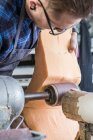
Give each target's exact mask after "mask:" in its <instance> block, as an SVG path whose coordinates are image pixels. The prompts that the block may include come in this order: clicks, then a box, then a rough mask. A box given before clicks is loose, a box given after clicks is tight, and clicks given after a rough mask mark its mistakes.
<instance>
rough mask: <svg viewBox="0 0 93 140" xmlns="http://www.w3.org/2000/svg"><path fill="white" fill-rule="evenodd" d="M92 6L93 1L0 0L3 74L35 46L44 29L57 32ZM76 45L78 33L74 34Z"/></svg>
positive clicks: (8, 73) (56, 33) (79, 18)
mask: <svg viewBox="0 0 93 140" xmlns="http://www.w3.org/2000/svg"><path fill="white" fill-rule="evenodd" d="M92 9H93V0H88V1H87V0H24V1H23V0H0V74H1V75H12V71H13V70H14V68H15V67H16V66H17V65H18V64H19V62H20V60H21V59H23V58H24V56H26V55H27V54H28V53H29V52H30V51H31V49H32V48H33V47H34V46H35V44H36V41H37V39H38V35H39V32H40V30H41V29H50V33H51V34H53V35H58V34H60V33H63V32H65V31H66V30H67V29H68V28H71V27H73V26H74V25H76V24H77V23H78V22H79V21H80V20H81V19H82V18H84V17H86V16H87V15H88V14H89V13H90V12H91V11H92ZM71 40H72V41H71V43H72V47H71V50H73V48H74V47H75V44H76V43H74V41H75V40H76V33H72V39H71Z"/></svg>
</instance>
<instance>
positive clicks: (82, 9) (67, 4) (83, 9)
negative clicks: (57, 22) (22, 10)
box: [48, 0, 93, 18]
mask: <svg viewBox="0 0 93 140" xmlns="http://www.w3.org/2000/svg"><path fill="white" fill-rule="evenodd" d="M48 1H49V7H51V8H52V9H53V11H54V12H55V13H64V12H66V13H69V14H71V15H73V16H75V17H80V18H84V17H86V16H88V14H89V13H91V12H92V11H93V0H48Z"/></svg>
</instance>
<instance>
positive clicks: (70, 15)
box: [26, 0, 93, 29]
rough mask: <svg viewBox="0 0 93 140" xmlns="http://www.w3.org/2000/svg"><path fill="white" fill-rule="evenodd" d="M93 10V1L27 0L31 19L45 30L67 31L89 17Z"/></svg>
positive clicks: (27, 8)
mask: <svg viewBox="0 0 93 140" xmlns="http://www.w3.org/2000/svg"><path fill="white" fill-rule="evenodd" d="M92 9H93V0H26V10H27V13H28V15H29V17H30V18H31V19H33V20H34V22H35V23H36V25H37V26H39V27H41V28H44V29H45V28H50V26H52V27H53V28H55V27H56V28H57V29H64V28H66V29H67V28H69V27H71V26H73V25H74V24H77V23H78V22H79V21H80V20H81V19H82V18H84V17H86V16H88V14H89V13H90V12H91V11H92ZM48 20H49V21H48ZM49 24H51V25H49Z"/></svg>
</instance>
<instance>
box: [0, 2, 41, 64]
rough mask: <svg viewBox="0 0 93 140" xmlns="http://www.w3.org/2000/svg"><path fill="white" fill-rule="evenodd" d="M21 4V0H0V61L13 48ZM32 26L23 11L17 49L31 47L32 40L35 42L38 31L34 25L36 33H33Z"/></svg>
mask: <svg viewBox="0 0 93 140" xmlns="http://www.w3.org/2000/svg"><path fill="white" fill-rule="evenodd" d="M22 4H23V0H0V61H2V60H4V59H5V58H6V57H7V56H8V55H9V54H10V53H11V51H12V50H13V47H14V42H15V36H16V32H17V29H18V23H19V17H20V12H21V7H22ZM34 26H35V25H34V23H33V22H32V21H31V19H30V18H29V17H28V15H27V14H26V12H25V17H24V21H23V24H22V27H21V32H20V36H19V40H18V44H17V49H21V48H24V49H26V48H27V49H28V48H32V42H34V43H35V42H36V40H37V38H38V33H39V31H40V29H39V28H38V27H36V30H35V32H36V33H34V35H33V33H32V28H33V27H34ZM32 39H33V40H32Z"/></svg>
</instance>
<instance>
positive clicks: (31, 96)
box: [25, 92, 49, 101]
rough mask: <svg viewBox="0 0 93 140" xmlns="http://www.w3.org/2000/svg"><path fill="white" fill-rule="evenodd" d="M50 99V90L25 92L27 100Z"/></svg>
mask: <svg viewBox="0 0 93 140" xmlns="http://www.w3.org/2000/svg"><path fill="white" fill-rule="evenodd" d="M44 99H49V93H48V92H39V93H38V92H35V93H26V94H25V100H26V101H31V100H44Z"/></svg>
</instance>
